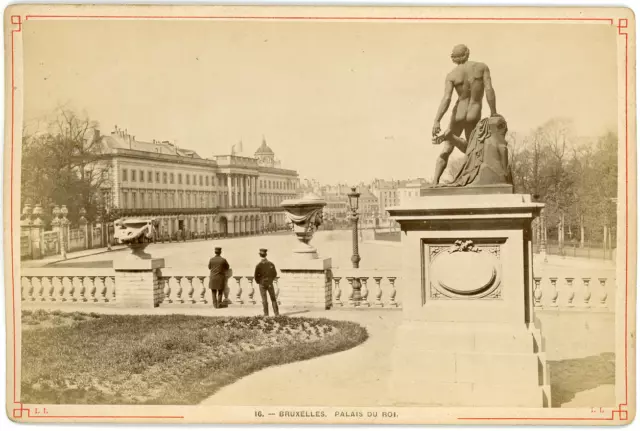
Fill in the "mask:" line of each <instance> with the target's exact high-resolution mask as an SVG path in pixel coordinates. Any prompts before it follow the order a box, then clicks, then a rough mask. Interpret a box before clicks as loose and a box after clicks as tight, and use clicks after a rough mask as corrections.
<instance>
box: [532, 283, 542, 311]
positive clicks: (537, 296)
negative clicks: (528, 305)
mask: <svg viewBox="0 0 640 431" xmlns="http://www.w3.org/2000/svg"><path fill="white" fill-rule="evenodd" d="M540 280H542V277H533V282H534V283H535V286H534V288H533V306H534V308H542V289H540Z"/></svg>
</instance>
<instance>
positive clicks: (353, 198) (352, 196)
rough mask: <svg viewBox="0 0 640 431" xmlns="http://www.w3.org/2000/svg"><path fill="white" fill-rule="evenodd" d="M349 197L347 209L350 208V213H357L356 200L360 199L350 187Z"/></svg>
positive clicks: (353, 188) (358, 194)
mask: <svg viewBox="0 0 640 431" xmlns="http://www.w3.org/2000/svg"><path fill="white" fill-rule="evenodd" d="M347 196H349V207H351V211H353V212H356V211H358V200H359V198H360V193H358V192H357V191H356V188H355V187H351V193H348V194H347Z"/></svg>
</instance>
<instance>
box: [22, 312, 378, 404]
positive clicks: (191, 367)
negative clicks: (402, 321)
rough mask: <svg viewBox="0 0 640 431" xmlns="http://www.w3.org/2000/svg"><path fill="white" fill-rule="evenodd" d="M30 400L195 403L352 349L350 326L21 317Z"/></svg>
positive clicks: (356, 331) (355, 339) (357, 339)
mask: <svg viewBox="0 0 640 431" xmlns="http://www.w3.org/2000/svg"><path fill="white" fill-rule="evenodd" d="M22 321H23V334H22V399H21V401H23V402H25V403H32V404H181V405H190V404H197V403H199V402H200V401H202V400H204V399H205V398H207V397H209V396H211V395H212V394H213V393H215V392H216V391H217V390H219V389H220V388H222V387H224V386H226V385H229V384H230V383H233V382H235V381H236V380H238V379H240V378H242V377H244V376H246V375H248V374H251V373H254V372H256V371H259V370H261V369H263V368H266V367H269V366H274V365H281V364H286V363H290V362H295V361H302V360H306V359H311V358H314V357H317V356H322V355H326V354H330V353H335V352H340V351H343V350H347V349H350V348H352V347H354V346H356V345H358V344H360V343H362V342H364V341H365V340H366V339H367V332H366V330H365V329H364V328H362V327H361V326H359V325H357V324H355V323H352V322H343V321H333V320H329V319H309V318H300V317H279V318H275V319H263V318H261V317H229V318H224V317H205V316H184V315H167V316H123V315H98V314H95V313H92V314H86V313H78V312H75V313H62V312H55V311H54V312H47V311H44V310H37V311H34V312H28V311H27V310H25V311H23V317H22Z"/></svg>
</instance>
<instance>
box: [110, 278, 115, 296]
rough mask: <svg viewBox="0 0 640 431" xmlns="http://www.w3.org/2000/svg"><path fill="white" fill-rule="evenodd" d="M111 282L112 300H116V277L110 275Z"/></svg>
mask: <svg viewBox="0 0 640 431" xmlns="http://www.w3.org/2000/svg"><path fill="white" fill-rule="evenodd" d="M109 284H110V285H111V301H112V302H116V278H115V277H109Z"/></svg>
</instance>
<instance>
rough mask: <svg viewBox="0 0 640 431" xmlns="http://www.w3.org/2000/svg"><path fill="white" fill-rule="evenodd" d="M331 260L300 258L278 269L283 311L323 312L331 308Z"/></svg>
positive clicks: (284, 263) (293, 259)
mask: <svg viewBox="0 0 640 431" xmlns="http://www.w3.org/2000/svg"><path fill="white" fill-rule="evenodd" d="M332 281H333V279H332V276H331V258H317V259H300V258H298V257H297V256H294V257H292V258H291V259H289V260H287V261H285V262H283V263H282V265H281V266H280V279H279V280H278V285H279V287H280V295H279V296H278V299H279V300H280V303H281V304H282V307H283V308H287V309H316V310H318V309H319V310H326V309H327V308H329V307H330V306H331V292H332V289H331V288H332Z"/></svg>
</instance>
